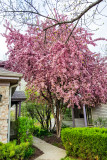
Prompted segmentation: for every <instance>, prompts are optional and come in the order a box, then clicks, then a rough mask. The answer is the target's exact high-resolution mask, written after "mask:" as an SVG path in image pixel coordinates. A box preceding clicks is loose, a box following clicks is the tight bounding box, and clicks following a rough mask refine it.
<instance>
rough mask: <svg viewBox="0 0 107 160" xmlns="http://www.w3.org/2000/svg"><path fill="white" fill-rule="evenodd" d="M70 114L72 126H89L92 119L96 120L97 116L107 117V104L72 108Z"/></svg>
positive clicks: (91, 123)
mask: <svg viewBox="0 0 107 160" xmlns="http://www.w3.org/2000/svg"><path fill="white" fill-rule="evenodd" d="M72 115H73V126H74V127H85V126H91V125H93V121H95V120H97V119H98V118H99V117H100V118H102V119H107V104H102V105H101V106H97V107H89V108H88V107H85V106H83V109H78V108H74V109H72ZM105 125H107V124H105ZM106 127H107V126H106Z"/></svg>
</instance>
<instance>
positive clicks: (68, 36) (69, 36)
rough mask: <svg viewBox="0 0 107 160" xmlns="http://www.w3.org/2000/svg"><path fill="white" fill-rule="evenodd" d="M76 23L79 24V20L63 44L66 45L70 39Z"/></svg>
mask: <svg viewBox="0 0 107 160" xmlns="http://www.w3.org/2000/svg"><path fill="white" fill-rule="evenodd" d="M78 22H79V19H78V21H77V23H76V24H75V26H74V28H73V29H72V31H71V33H70V34H69V36H68V38H67V40H66V41H65V44H67V42H68V41H69V38H70V37H71V35H72V33H73V31H74V29H75V28H76V26H77V24H78Z"/></svg>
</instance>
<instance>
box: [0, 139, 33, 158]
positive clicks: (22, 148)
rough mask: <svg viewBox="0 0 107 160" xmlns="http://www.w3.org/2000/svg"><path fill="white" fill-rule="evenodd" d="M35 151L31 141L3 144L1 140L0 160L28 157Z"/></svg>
mask: <svg viewBox="0 0 107 160" xmlns="http://www.w3.org/2000/svg"><path fill="white" fill-rule="evenodd" d="M32 153H33V149H32V148H31V145H30V143H29V142H24V143H21V144H19V145H16V141H14V142H9V143H6V144H3V143H1V142H0V160H23V159H28V157H29V156H31V155H32Z"/></svg>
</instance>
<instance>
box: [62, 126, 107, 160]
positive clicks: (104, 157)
mask: <svg viewBox="0 0 107 160" xmlns="http://www.w3.org/2000/svg"><path fill="white" fill-rule="evenodd" d="M61 139H62V142H63V145H64V147H65V149H66V151H67V155H69V156H73V157H79V158H82V159H83V160H85V159H87V160H107V129H105V128H88V127H87V128H65V129H63V130H62V132H61Z"/></svg>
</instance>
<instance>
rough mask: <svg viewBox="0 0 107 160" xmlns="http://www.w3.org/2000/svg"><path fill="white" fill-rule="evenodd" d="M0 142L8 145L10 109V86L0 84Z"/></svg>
mask: <svg viewBox="0 0 107 160" xmlns="http://www.w3.org/2000/svg"><path fill="white" fill-rule="evenodd" d="M0 94H1V95H2V100H1V101H0V142H3V143H7V134H8V107H9V85H8V84H7V85H5V84H4V85H3V84H0Z"/></svg>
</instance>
